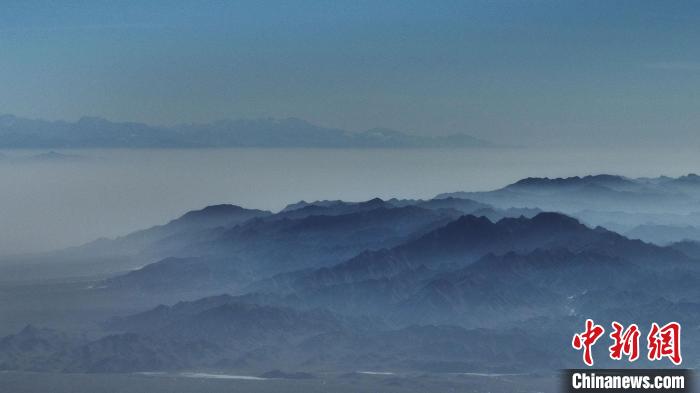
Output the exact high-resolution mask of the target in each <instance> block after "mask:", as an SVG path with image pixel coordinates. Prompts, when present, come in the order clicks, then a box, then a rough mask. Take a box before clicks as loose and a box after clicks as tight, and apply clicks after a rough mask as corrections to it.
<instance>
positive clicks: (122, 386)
mask: <svg viewBox="0 0 700 393" xmlns="http://www.w3.org/2000/svg"><path fill="white" fill-rule="evenodd" d="M0 387H2V389H3V391H7V392H13V393H25V392H27V393H29V392H49V391H50V392H52V393H71V392H76V391H86V392H92V393H142V392H150V393H161V392H162V393H165V392H167V393H197V392H206V393H218V392H227V393H230V392H246V393H248V392H250V393H265V392H287V393H295V392H299V393H317V392H318V393H321V392H324V393H325V392H333V393H351V392H352V393H359V392H373V393H410V392H430V393H441V392H491V393H501V392H503V393H513V392H521V393H528V392H557V391H558V387H559V379H558V378H557V376H529V375H522V376H521V375H510V376H509V375H502V376H489V375H459V374H420V375H418V374H415V375H378V374H360V373H351V374H328V375H318V376H315V378H312V379H302V380H294V379H262V380H260V379H254V380H247V379H231V378H212V377H211V376H206V375H205V376H201V377H192V376H182V375H173V374H151V375H144V374H59V373H27V372H7V371H5V372H0Z"/></svg>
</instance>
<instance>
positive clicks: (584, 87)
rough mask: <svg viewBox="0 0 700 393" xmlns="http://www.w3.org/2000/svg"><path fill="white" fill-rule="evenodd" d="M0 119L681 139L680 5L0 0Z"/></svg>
mask: <svg viewBox="0 0 700 393" xmlns="http://www.w3.org/2000/svg"><path fill="white" fill-rule="evenodd" d="M0 6H1V7H2V12H0V113H10V114H15V115H18V116H23V117H30V118H43V119H49V120H57V119H63V120H76V119H78V118H80V117H82V116H100V117H105V118H108V119H110V120H116V121H139V122H146V123H151V124H163V125H171V124H176V123H183V122H208V121H214V120H218V119H223V118H241V117H245V118H257V117H268V116H270V117H299V118H303V119H306V120H308V121H311V122H314V123H317V124H320V125H323V126H329V127H339V128H346V129H349V130H355V131H358V130H364V129H369V128H374V127H387V128H394V129H397V130H402V131H405V132H409V133H416V134H436V135H437V134H450V133H467V134H471V135H474V136H477V137H480V138H483V139H488V140H492V141H495V142H500V143H515V144H525V145H527V144H533V145H573V146H576V145H589V144H590V145H609V144H633V145H652V146H653V145H656V144H671V145H673V144H679V145H683V144H687V143H690V142H697V143H699V144H700V136H698V135H697V134H699V133H698V132H697V129H698V124H700V111H698V110H697V108H698V107H699V104H700V96H699V92H700V49H698V48H699V46H698V43H699V42H700V7H699V6H697V3H693V2H684V1H673V2H667V1H653V2H650V1H610V0H605V1H559V0H557V1H545V0H541V1H525V0H523V1H478V0H474V1H410V0H402V1H393V0H387V1H304V0H299V1H261V0H258V1H206V0H202V1H179V0H169V1H160V0H153V1H147V0H140V1H99V0H95V1H68V0H65V1H36V0H23V1H19V0H18V1H7V0H0Z"/></svg>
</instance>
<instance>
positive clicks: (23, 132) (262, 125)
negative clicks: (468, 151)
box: [0, 115, 496, 149]
mask: <svg viewBox="0 0 700 393" xmlns="http://www.w3.org/2000/svg"><path fill="white" fill-rule="evenodd" d="M493 146H496V145H495V144H493V143H491V142H488V141H484V140H481V139H478V138H475V137H473V136H470V135H466V134H453V135H444V136H420V135H411V134H406V133H403V132H400V131H395V130H389V129H384V128H375V129H371V130H367V131H364V132H351V131H346V130H342V129H337V128H328V127H322V126H318V125H314V124H311V123H309V122H307V121H304V120H301V119H297V118H286V119H274V118H263V119H256V120H247V119H240V120H221V121H217V122H213V123H208V124H180V125H176V126H172V127H166V126H151V125H147V124H143V123H134V122H112V121H109V120H106V119H103V118H98V117H83V118H81V119H80V120H78V121H76V122H67V121H46V120H34V119H25V118H20V117H17V116H13V115H2V116H0V148H5V149H9V148H41V149H44V148H51V149H59V148H61V149H68V148H211V147H238V148H246V147H257V148H285V147H286V148H301V147H308V148H466V147H493Z"/></svg>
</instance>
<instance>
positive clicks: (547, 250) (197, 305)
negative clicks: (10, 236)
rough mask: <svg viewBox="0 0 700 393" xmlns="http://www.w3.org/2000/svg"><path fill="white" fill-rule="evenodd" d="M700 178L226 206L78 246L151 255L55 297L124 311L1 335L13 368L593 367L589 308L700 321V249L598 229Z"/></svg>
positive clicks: (698, 348) (651, 216)
mask: <svg viewBox="0 0 700 393" xmlns="http://www.w3.org/2000/svg"><path fill="white" fill-rule="evenodd" d="M695 184H696V179H695V177H694V176H687V177H683V178H677V179H671V178H655V179H627V178H622V177H617V176H590V177H583V178H568V179H525V180H523V181H520V182H517V183H515V184H513V185H511V186H508V187H505V188H503V189H501V190H496V191H492V192H485V193H471V194H469V195H471V196H474V199H464V198H460V197H455V196H451V197H445V198H438V199H432V200H400V199H391V200H386V201H384V200H381V199H372V200H369V201H364V202H345V201H316V202H303V201H302V202H298V203H295V204H291V205H288V206H287V207H286V208H285V209H283V210H282V211H280V212H277V213H272V212H265V211H259V210H249V209H244V208H241V207H238V206H232V205H217V206H210V207H207V208H205V209H202V210H198V211H193V212H190V213H187V214H185V215H183V216H182V217H180V218H178V219H176V220H173V221H171V222H169V223H167V224H165V225H162V226H157V227H153V228H150V229H147V230H144V231H140V232H136V233H133V234H130V235H127V236H124V237H121V238H118V239H114V240H100V241H97V242H94V243H91V244H88V245H85V246H82V247H78V248H75V249H72V250H67V251H64V252H63V255H82V256H83V257H88V258H89V257H91V256H95V255H110V256H113V257H116V258H118V257H119V256H120V255H127V256H130V257H131V258H138V259H139V260H141V261H143V262H144V265H145V266H143V267H142V268H139V269H137V270H133V271H129V272H119V273H116V274H113V275H112V276H111V277H109V278H107V279H106V280H100V281H96V282H93V283H91V285H89V286H88V285H82V284H81V286H80V288H79V289H61V290H60V291H58V292H56V291H54V292H52V293H62V292H61V291H67V292H68V293H70V294H72V296H75V297H77V298H80V299H88V300H86V301H87V302H88V304H90V303H89V302H90V299H93V298H94V299H100V298H101V299H104V298H110V299H111V298H115V299H126V300H128V301H129V302H131V303H130V304H132V306H130V307H127V306H126V305H122V304H119V305H112V306H109V307H112V308H109V310H112V311H111V313H105V312H102V314H100V315H109V316H112V318H101V319H100V318H95V317H93V316H91V315H90V316H87V317H86V316H82V317H81V318H85V320H84V321H83V325H82V326H86V328H85V331H68V332H61V331H57V330H50V329H38V328H34V327H27V328H26V329H24V330H22V331H20V332H19V333H17V334H14V335H10V336H7V337H5V338H4V339H2V340H0V365H1V366H2V368H3V369H11V370H45V371H46V370H49V371H70V372H99V373H103V372H135V371H159V370H160V371H183V370H184V371H192V370H195V371H196V370H208V371H215V372H239V371H240V372H245V373H249V374H245V375H250V373H252V374H254V375H263V374H264V375H268V374H266V373H267V372H269V371H270V370H275V369H277V370H292V371H299V372H301V374H299V375H305V376H308V375H313V373H314V372H317V371H318V372H327V371H328V370H332V371H334V372H351V371H357V370H363V369H364V370H403V371H406V372H409V371H410V372H477V373H494V372H495V373H520V372H545V373H547V372H551V370H554V369H557V370H558V369H560V368H562V367H577V366H580V354H579V353H576V352H575V351H570V350H569V349H570V340H571V334H572V333H573V332H576V331H579V330H580V329H581V328H582V326H583V322H584V321H585V319H586V318H595V319H596V322H597V323H601V324H604V325H606V324H607V325H608V326H609V323H610V321H612V320H618V321H624V322H625V323H638V324H640V326H642V325H644V326H645V327H646V325H648V324H650V323H651V322H659V323H664V322H668V321H671V320H675V321H679V322H681V323H682V324H683V329H684V332H693V331H697V329H700V304H698V302H697V301H696V300H697V299H698V298H700V286H698V285H697V283H698V282H700V259H698V257H699V256H700V251H699V250H700V247H698V246H697V244H696V243H694V242H692V241H682V242H675V243H672V244H670V245H669V246H660V245H655V244H651V243H646V242H644V241H642V240H635V239H631V238H629V237H627V236H623V235H621V234H619V233H617V232H615V231H612V230H609V229H606V228H603V227H599V226H591V225H588V224H587V223H588V222H590V219H591V218H596V219H600V218H601V217H604V218H606V219H608V220H610V221H611V223H612V224H613V225H612V226H620V227H628V226H629V225H630V224H631V223H638V222H645V220H648V221H650V222H651V224H647V225H648V226H647V227H646V228H657V227H654V226H653V225H657V224H654V222H655V220H656V221H658V222H661V221H662V220H666V221H664V222H665V225H671V224H672V223H673V222H675V221H674V220H676V221H677V220H691V221H692V219H693V217H694V215H693V214H694V213H693V212H692V211H689V210H688V211H682V206H680V205H679V206H675V205H674V206H675V207H676V211H675V212H663V211H660V210H659V209H661V208H664V206H666V207H668V206H670V205H664V203H670V202H669V201H671V200H673V199H674V198H680V199H683V200H685V201H690V202H688V204H687V205H685V206H691V205H692V203H694V202H693V198H695V195H696V194H695V187H696V185H695ZM604 195H607V196H604ZM600 198H603V199H600ZM605 198H607V199H605ZM602 200H607V202H605V203H608V205H605V204H604V203H602V202H600V201H602ZM652 200H658V201H661V203H660V204H659V205H658V206H657V207H658V209H657V210H655V211H653V212H649V211H642V212H638V211H636V209H642V207H643V206H644V204H645V203H651V202H650V201H652ZM529 201H538V203H537V204H530V203H529ZM581 201H583V202H581ZM664 201H665V202H664ZM521 202H522V203H521ZM554 202H556V203H558V204H560V205H561V206H565V205H567V204H570V205H574V204H577V203H579V202H581V204H582V208H583V206H603V207H605V208H606V209H607V208H610V207H611V206H612V205H613V204H614V205H615V206H617V207H620V208H622V207H623V206H624V207H625V208H626V209H627V210H624V211H623V210H620V211H618V212H617V213H610V214H606V213H605V210H586V211H585V212H584V210H582V208H581V210H577V212H578V213H577V214H579V215H581V216H585V218H583V219H579V218H574V217H572V216H571V215H567V214H564V213H558V212H542V211H541V210H540V209H539V208H540V207H545V208H546V207H547V206H551V205H552V203H554ZM511 203H512V205H510V204H511ZM599 203H600V204H599ZM494 205H496V206H494ZM528 206H529V207H528ZM587 219H588V221H587ZM594 221H595V220H594ZM584 222H585V223H584ZM660 231H661V232H663V228H662V229H660ZM660 235H663V234H660ZM640 237H641V236H640ZM670 239H673V237H671V238H670ZM222 293H228V294H224V295H222ZM213 295H214V296H213ZM135 297H136V298H141V299H144V300H146V299H148V300H150V299H156V298H158V299H166V300H167V303H168V304H171V303H174V304H173V305H172V306H166V305H160V306H157V307H154V306H155V305H156V304H158V303H156V302H153V301H152V302H150V303H149V301H144V300H141V303H139V301H136V302H135V301H134V298H135ZM134 302H135V303H136V305H137V306H136V307H134V306H133V304H134ZM159 302H160V300H159ZM94 306H95V307H96V309H99V308H100V307H104V306H102V305H98V304H97V303H95V304H94ZM105 319H106V320H105ZM96 321H101V323H100V324H99V327H95V322H96ZM88 333H89V334H88ZM683 339H684V344H683V345H684V351H685V358H686V359H697V358H693V356H695V355H698V354H700V340H698V338H697V337H695V336H694V335H693V334H687V335H686V336H684V338H683ZM688 362H689V367H693V366H697V364H696V363H697V362H696V361H693V360H689V361H688ZM639 363H640V364H642V365H644V366H649V364H647V363H645V361H640V362H639ZM600 364H601V365H602V366H605V367H615V366H616V365H618V366H619V364H616V363H615V362H612V361H610V360H607V359H600ZM269 375H297V374H296V373H287V372H284V371H279V372H277V373H272V374H269Z"/></svg>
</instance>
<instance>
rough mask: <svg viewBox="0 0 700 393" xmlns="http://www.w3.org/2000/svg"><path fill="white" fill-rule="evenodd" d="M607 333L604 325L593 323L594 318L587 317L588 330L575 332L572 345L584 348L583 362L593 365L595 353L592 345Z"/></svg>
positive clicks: (578, 348) (576, 347)
mask: <svg viewBox="0 0 700 393" xmlns="http://www.w3.org/2000/svg"><path fill="white" fill-rule="evenodd" d="M603 333H605V329H603V327H602V326H600V325H596V324H595V323H593V320H592V319H586V330H585V331H583V332H581V333H578V334H575V335H574V339H573V341H572V342H571V345H572V346H573V347H574V348H575V349H577V350H580V349H581V348H583V362H584V363H586V364H587V365H589V366H592V365H593V354H592V353H591V347H592V346H593V344H595V342H596V341H598V339H599V338H600V336H602V335H603Z"/></svg>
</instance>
